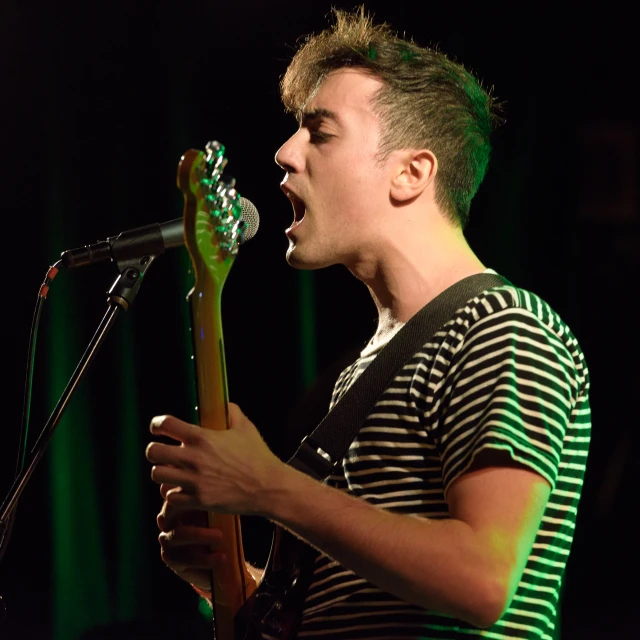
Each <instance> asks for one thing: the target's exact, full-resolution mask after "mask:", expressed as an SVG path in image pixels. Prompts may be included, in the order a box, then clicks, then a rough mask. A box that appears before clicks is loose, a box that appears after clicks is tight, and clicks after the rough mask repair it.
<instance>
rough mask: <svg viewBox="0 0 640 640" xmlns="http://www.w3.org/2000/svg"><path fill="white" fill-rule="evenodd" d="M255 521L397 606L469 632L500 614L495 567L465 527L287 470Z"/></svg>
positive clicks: (493, 558) (499, 581)
mask: <svg viewBox="0 0 640 640" xmlns="http://www.w3.org/2000/svg"><path fill="white" fill-rule="evenodd" d="M262 515H264V516H265V517H268V518H270V519H272V520H274V521H275V522H277V523H278V524H280V525H282V526H284V527H285V528H287V529H289V530H290V531H292V532H293V533H295V534H297V535H298V536H300V537H301V538H303V539H304V540H306V541H307V542H309V543H310V544H312V545H313V546H315V547H316V548H318V549H320V550H321V551H323V552H324V553H325V554H327V555H328V556H330V557H332V558H333V559H334V560H337V561H338V562H340V563H341V564H343V565H344V566H345V567H347V568H349V569H351V570H352V571H353V572H354V573H356V574H357V575H359V576H361V577H363V578H365V579H367V580H369V581H370V582H372V583H373V584H375V585H377V586H379V587H380V588H382V589H384V590H385V591H387V592H390V593H392V594H394V595H396V596H397V597H399V598H401V599H402V600H405V601H408V602H412V603H414V604H416V605H418V606H421V607H424V608H427V609H432V610H435V611H438V612H441V613H445V614H448V615H452V616H455V617H457V618H461V619H463V620H466V621H468V622H471V623H472V624H475V625H477V626H489V625H490V624H492V623H493V621H494V620H495V619H497V618H498V617H500V615H501V611H502V608H503V599H504V592H505V585H504V580H502V579H501V576H502V575H503V574H502V573H501V571H500V569H501V567H500V563H501V560H500V558H499V557H498V556H497V555H495V556H494V555H492V554H487V541H486V540H481V539H479V536H478V535H477V534H476V532H475V531H474V530H473V529H472V528H471V527H470V526H469V525H468V524H466V523H465V522H462V521H460V520H454V519H446V520H429V519H425V518H416V517H411V516H405V515H398V514H394V513H391V512H389V511H385V510H383V509H379V508H377V507H375V506H373V505H371V504H369V503H367V502H365V501H363V500H359V499H357V498H354V497H352V496H349V495H348V494H346V493H344V492H342V491H339V490H337V489H333V488H331V487H327V486H325V485H323V484H321V483H318V482H316V481H314V480H312V479H311V478H308V477H307V476H305V475H303V474H301V473H299V472H297V471H295V470H293V469H290V468H287V471H286V472H285V473H283V475H282V477H281V478H280V480H279V482H278V486H277V489H276V490H275V491H274V492H272V493H270V494H269V496H268V502H267V506H266V507H265V510H264V513H263V514H262ZM496 565H498V566H496Z"/></svg>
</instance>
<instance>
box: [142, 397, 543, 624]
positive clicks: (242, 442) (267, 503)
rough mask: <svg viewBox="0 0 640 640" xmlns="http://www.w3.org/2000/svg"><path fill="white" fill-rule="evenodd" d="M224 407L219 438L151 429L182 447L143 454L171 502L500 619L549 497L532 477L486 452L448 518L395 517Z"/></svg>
mask: <svg viewBox="0 0 640 640" xmlns="http://www.w3.org/2000/svg"><path fill="white" fill-rule="evenodd" d="M230 409H231V411H230V414H231V422H232V428H231V429H229V430H228V431H225V432H214V431H207V430H204V429H200V428H199V427H195V426H193V425H189V424H187V423H185V422H183V421H181V420H178V419H176V418H172V417H163V418H161V419H160V418H159V419H157V420H156V421H154V423H153V425H152V428H153V430H154V433H157V434H159V435H166V436H169V437H172V438H174V439H176V440H178V441H180V442H181V443H182V444H181V445H180V446H170V445H164V444H160V443H153V444H151V445H149V447H148V449H147V457H148V458H149V460H150V461H151V462H153V463H154V464H155V466H154V467H153V469H152V478H153V479H154V480H155V481H156V482H159V483H163V482H168V483H171V484H172V485H174V486H175V487H176V489H174V490H170V491H168V492H167V494H166V499H167V501H168V502H169V503H171V504H173V505H175V506H180V507H183V508H200V509H211V510H217V511H222V512H227V513H245V514H258V515H262V516H265V517H267V518H269V519H271V520H273V521H275V522H277V523H279V524H281V525H282V526H284V527H286V528H287V529H289V530H291V531H292V532H293V533H295V534H296V535H298V536H300V537H301V538H303V539H305V540H307V541H308V542H309V543H310V544H312V545H314V546H315V547H317V548H318V549H320V550H322V551H323V552H324V553H326V554H327V555H329V556H331V557H333V558H334V559H335V560H337V561H338V562H340V563H341V564H343V565H344V566H346V567H347V568H349V569H351V570H352V571H354V572H355V573H356V574H358V575H360V576H362V577H363V578H365V579H367V580H369V581H370V582H373V583H374V584H376V585H378V586H379V587H380V588H382V589H384V590H385V591H388V592H390V593H393V594H394V595H396V596H398V597H399V598H401V599H404V600H406V601H409V602H413V603H415V604H417V605H419V606H421V607H425V608H428V609H432V610H435V611H439V612H441V613H445V614H448V615H452V616H455V617H458V618H461V619H463V620H466V621H468V622H470V623H471V624H474V625H476V626H480V627H485V626H490V625H492V624H493V623H494V622H495V621H496V620H498V619H499V618H500V617H501V616H502V614H503V612H504V610H505V609H506V607H507V606H508V604H509V602H510V600H511V598H512V597H513V593H514V591H515V589H516V587H517V584H518V582H519V580H520V577H521V574H522V571H523V568H524V565H525V563H526V560H527V557H528V555H529V552H530V550H531V546H532V544H533V541H534V538H535V534H536V531H537V529H538V526H539V523H540V520H541V518H542V514H543V511H544V507H545V505H546V502H547V499H548V495H549V491H550V487H549V484H548V483H547V481H546V480H544V479H543V478H542V477H541V476H539V475H538V474H536V473H534V472H533V471H530V470H528V469H526V468H523V467H519V466H515V465H514V464H513V463H511V462H510V458H508V457H507V458H504V457H502V455H504V454H502V455H501V454H489V455H488V457H487V456H485V457H484V459H479V460H478V461H477V468H475V469H472V470H470V471H469V472H468V473H465V474H464V475H463V476H461V477H460V478H459V479H457V480H456V481H455V482H454V483H453V484H452V486H451V488H450V490H449V492H448V495H447V501H448V504H449V514H450V516H451V517H450V519H447V520H429V519H426V518H417V517H412V516H405V515H398V514H394V513H391V512H388V511H385V510H382V509H380V508H378V507H375V506H372V505H371V504H369V503H367V502H364V501H362V500H359V499H357V498H354V497H352V496H349V495H348V494H345V493H343V492H341V491H338V490H336V489H333V488H331V487H328V486H326V485H324V484H321V483H319V482H317V481H315V480H313V479H311V478H309V477H308V476H305V475H304V474H302V473H300V472H298V471H296V470H295V469H293V468H291V467H289V466H287V465H285V464H284V463H282V462H281V461H279V460H278V459H277V458H276V457H275V456H274V455H273V454H272V453H271V452H270V451H269V450H268V448H267V447H266V445H265V444H264V442H263V441H262V439H261V438H260V435H259V433H258V432H257V430H256V429H255V427H254V426H253V424H252V423H251V422H250V421H249V420H248V419H247V418H246V416H244V415H243V414H242V413H241V412H240V410H239V409H238V408H237V407H236V406H235V405H230ZM495 456H497V457H495ZM246 460H251V465H247V464H246Z"/></svg>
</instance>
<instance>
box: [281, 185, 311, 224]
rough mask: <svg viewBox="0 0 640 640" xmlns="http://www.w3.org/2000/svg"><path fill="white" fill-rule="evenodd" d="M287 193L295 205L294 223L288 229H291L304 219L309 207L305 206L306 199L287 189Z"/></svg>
mask: <svg viewBox="0 0 640 640" xmlns="http://www.w3.org/2000/svg"><path fill="white" fill-rule="evenodd" d="M286 194H287V198H289V200H291V204H292V205H293V223H292V224H291V226H290V227H289V228H288V229H287V231H291V230H292V229H294V228H295V227H297V226H298V225H299V224H300V223H301V222H302V221H303V219H304V215H305V213H306V211H307V207H306V206H305V204H304V201H303V200H302V199H301V198H299V197H298V196H297V195H296V194H295V193H293V192H292V191H287V192H286Z"/></svg>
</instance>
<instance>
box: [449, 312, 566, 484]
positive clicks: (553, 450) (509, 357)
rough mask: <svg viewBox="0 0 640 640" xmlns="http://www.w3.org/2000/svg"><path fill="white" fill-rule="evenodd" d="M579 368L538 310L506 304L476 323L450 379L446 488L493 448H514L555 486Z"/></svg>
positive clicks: (517, 455)
mask: <svg viewBox="0 0 640 640" xmlns="http://www.w3.org/2000/svg"><path fill="white" fill-rule="evenodd" d="M574 373H575V372H574V364H573V360H572V358H571V356H570V354H569V352H568V351H567V349H566V347H565V346H564V344H563V343H562V342H561V341H560V340H559V339H558V337H557V336H556V335H555V334H554V333H553V332H552V331H551V330H550V329H549V328H548V327H547V326H545V325H544V324H543V323H542V322H541V321H540V320H539V319H538V318H537V316H535V315H534V314H533V313H532V312H530V311H528V310H526V309H522V308H506V309H502V310H500V311H498V312H495V313H491V314H488V315H486V316H485V317H482V318H480V319H479V320H477V321H476V322H474V323H473V324H472V325H471V327H470V328H469V329H468V330H467V332H466V334H465V335H464V337H463V339H462V340H461V342H460V345H459V347H458V349H457V351H456V353H455V355H454V356H453V358H452V360H451V366H450V368H449V371H448V372H447V375H446V380H445V381H444V384H445V387H446V392H445V393H446V394H447V398H446V400H445V402H443V410H442V414H441V416H440V425H439V431H440V437H439V441H440V454H441V456H442V464H443V472H444V487H445V492H446V491H447V490H448V489H449V487H450V486H451V483H452V482H453V481H454V480H455V479H456V478H458V477H459V476H460V475H462V474H463V473H464V472H465V471H466V470H468V469H469V467H470V466H471V464H472V463H473V460H474V458H475V456H476V455H477V454H478V453H479V452H480V451H483V450H486V449H493V450H502V451H505V452H507V453H508V454H509V455H510V456H511V458H512V459H513V460H515V461H517V462H518V463H520V464H523V465H525V466H526V467H529V468H530V469H532V470H533V471H535V472H537V473H539V474H540V475H541V476H543V477H544V478H545V479H546V480H547V481H548V482H549V484H550V485H551V487H552V488H553V487H554V486H555V481H556V477H557V474H558V464H559V460H560V454H561V450H562V442H563V438H564V435H565V433H566V430H567V426H568V424H569V420H570V416H571V411H572V408H573V405H574V404H575V396H576V386H577V383H576V379H575V375H574Z"/></svg>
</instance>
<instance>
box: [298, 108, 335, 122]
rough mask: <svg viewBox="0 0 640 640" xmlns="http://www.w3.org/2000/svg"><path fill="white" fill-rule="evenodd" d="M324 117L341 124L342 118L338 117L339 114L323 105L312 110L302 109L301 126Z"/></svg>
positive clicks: (299, 115)
mask: <svg viewBox="0 0 640 640" xmlns="http://www.w3.org/2000/svg"><path fill="white" fill-rule="evenodd" d="M322 118H325V119H328V120H333V121H334V122H335V123H336V124H340V118H338V115H337V114H336V113H335V112H333V111H330V110H329V109H323V108H322V107H319V108H317V109H312V110H311V111H302V110H301V111H300V112H299V114H298V122H299V123H300V126H305V125H308V124H310V123H311V122H313V121H315V120H320V119H322Z"/></svg>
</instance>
